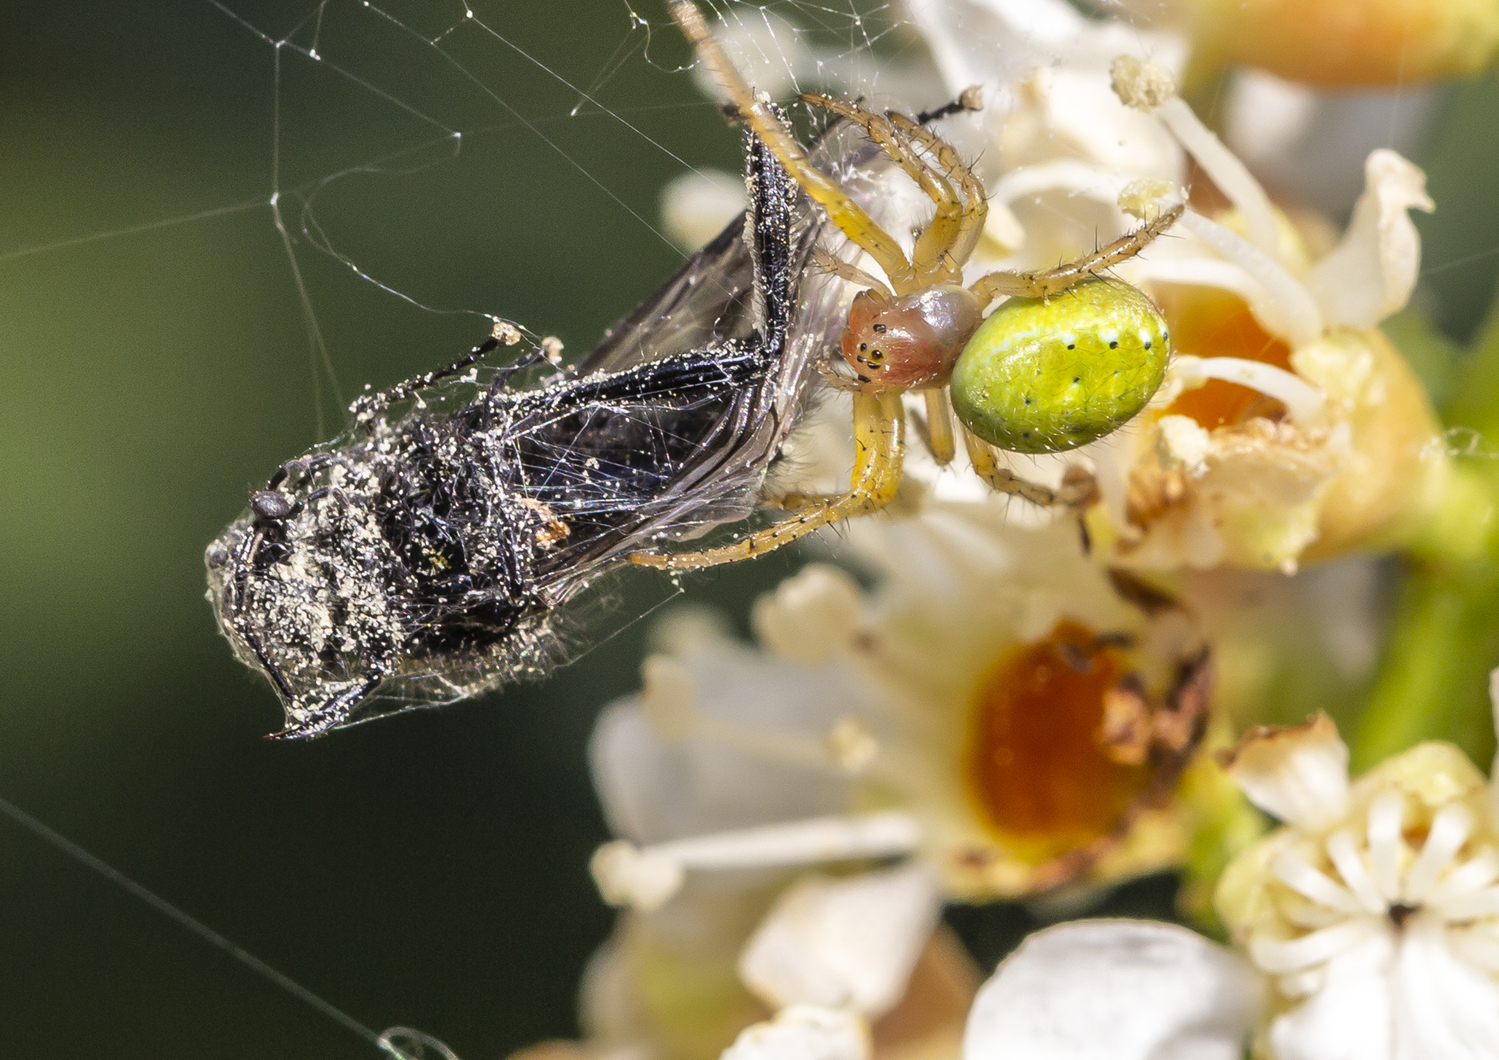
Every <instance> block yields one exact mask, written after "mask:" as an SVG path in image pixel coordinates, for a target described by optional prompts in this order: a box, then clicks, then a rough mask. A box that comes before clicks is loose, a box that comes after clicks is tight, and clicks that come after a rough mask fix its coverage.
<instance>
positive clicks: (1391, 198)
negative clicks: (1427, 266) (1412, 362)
mask: <svg viewBox="0 0 1499 1060" xmlns="http://www.w3.org/2000/svg"><path fill="white" fill-rule="evenodd" d="M1434 209H1436V204H1435V203H1433V202H1432V201H1431V197H1430V196H1429V195H1427V194H1426V174H1425V173H1424V172H1423V171H1422V170H1421V168H1420V167H1419V166H1417V165H1415V164H1414V163H1412V162H1409V161H1407V160H1406V159H1404V158H1402V157H1401V156H1400V155H1398V154H1396V153H1395V152H1394V151H1390V150H1387V149H1384V148H1381V149H1379V150H1377V151H1372V152H1370V154H1369V157H1368V159H1367V160H1366V161H1365V163H1364V193H1363V194H1362V195H1360V196H1359V199H1358V202H1357V203H1355V204H1354V207H1353V219H1352V220H1351V221H1350V222H1349V224H1348V230H1347V231H1346V232H1345V233H1344V234H1343V240H1342V242H1340V243H1339V244H1338V245H1337V246H1336V247H1335V248H1334V249H1333V251H1332V252H1331V253H1330V254H1328V255H1327V256H1326V257H1324V258H1323V259H1322V260H1321V261H1319V262H1318V263H1317V265H1316V267H1315V268H1313V269H1312V271H1311V273H1310V275H1309V276H1308V277H1307V285H1308V286H1309V287H1310V288H1311V291H1312V293H1313V295H1315V296H1316V299H1317V302H1318V304H1319V305H1320V306H1321V307H1322V312H1323V314H1324V316H1325V317H1326V318H1327V320H1328V322H1329V323H1331V324H1340V325H1344V326H1347V327H1354V328H1372V327H1374V326H1375V325H1376V324H1378V323H1379V322H1380V321H1381V320H1383V319H1384V318H1385V317H1387V316H1389V315H1390V314H1391V313H1394V312H1396V311H1397V310H1400V309H1402V308H1404V307H1405V303H1406V302H1407V301H1408V300H1409V299H1410V295H1411V291H1412V290H1413V289H1414V288H1415V286H1416V276H1417V274H1418V273H1419V272H1420V268H1421V237H1420V234H1419V233H1417V231H1416V226H1415V225H1414V224H1413V223H1412V222H1411V219H1410V211H1411V210H1424V211H1426V212H1428V213H1430V212H1431V211H1432V210H1434Z"/></svg>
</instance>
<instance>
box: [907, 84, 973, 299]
mask: <svg viewBox="0 0 1499 1060" xmlns="http://www.w3.org/2000/svg"><path fill="white" fill-rule="evenodd" d="M886 116H887V117H888V118H889V119H890V122H891V123H892V124H893V125H894V126H895V127H896V128H897V129H899V130H900V131H901V132H902V133H904V134H905V136H906V137H907V138H908V139H909V140H911V141H913V142H915V143H917V144H919V145H920V146H921V147H923V148H925V149H926V150H927V151H928V152H930V153H931V155H932V157H933V158H935V159H936V160H937V164H938V165H940V166H941V167H942V169H943V170H944V171H945V172H946V174H947V176H948V178H949V179H951V180H952V181H954V182H955V183H956V184H957V185H958V187H960V188H961V189H962V190H963V200H964V203H965V205H964V208H963V215H962V218H961V219H960V220H959V222H958V230H957V232H956V233H955V234H954V236H953V239H952V242H951V244H950V245H949V246H948V247H947V248H946V249H944V250H943V251H941V252H940V253H939V254H937V255H935V256H933V257H931V258H926V257H923V256H922V254H921V250H920V247H918V248H917V252H916V253H915V254H913V255H912V262H911V264H912V265H913V266H914V267H915V268H916V272H917V274H918V275H919V276H921V277H923V282H925V283H962V282H963V265H964V263H965V262H967V261H968V259H969V258H971V257H972V256H973V251H974V248H976V247H977V246H978V243H979V239H980V237H982V236H983V234H984V221H985V220H987V219H988V216H989V202H988V193H987V192H985V190H984V185H983V182H982V181H980V180H979V179H978V177H976V176H974V174H973V170H972V169H970V168H969V167H968V165H967V163H965V162H964V161H963V159H962V158H960V157H959V156H958V152H957V151H956V150H955V149H954V148H953V146H952V144H950V143H948V142H947V141H946V140H944V139H942V137H940V136H938V135H937V134H936V133H934V132H932V130H930V129H928V128H926V127H925V126H924V125H921V124H919V123H917V122H914V121H912V120H911V119H910V118H908V117H906V116H905V115H904V114H898V113H896V112H895V111H890V112H888V114H887V115H886Z"/></svg>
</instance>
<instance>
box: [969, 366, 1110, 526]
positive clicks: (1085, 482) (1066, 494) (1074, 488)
mask: <svg viewBox="0 0 1499 1060" xmlns="http://www.w3.org/2000/svg"><path fill="white" fill-rule="evenodd" d="M943 392H944V393H946V391H945V390H944V391H943ZM962 432H963V447H964V448H965V449H966V450H967V451H968V463H969V464H971V465H972V466H973V473H974V474H976V475H977V476H978V477H979V478H981V479H983V480H984V481H985V482H986V483H988V485H989V488H990V489H992V490H994V491H995V492H997V493H1007V494H1009V495H1010V496H1012V497H1019V498H1021V499H1022V500H1027V501H1030V502H1031V503H1032V504H1035V505H1038V506H1039V507H1042V508H1055V507H1064V508H1071V509H1074V510H1076V509H1080V508H1082V507H1084V506H1086V504H1087V502H1088V501H1089V500H1091V499H1092V497H1093V496H1094V494H1095V492H1096V490H1097V486H1096V483H1095V482H1094V480H1093V476H1092V475H1090V474H1088V473H1087V472H1085V471H1084V472H1082V474H1081V475H1080V476H1072V475H1070V474H1069V476H1068V477H1067V478H1066V479H1064V480H1063V482H1062V486H1061V488H1060V489H1052V488H1051V487H1049V486H1042V485H1041V484H1039V483H1036V482H1032V481H1030V480H1029V479H1025V478H1021V477H1020V476H1019V475H1017V474H1015V472H1013V471H1011V470H1010V469H1008V468H1003V467H1000V466H999V463H998V461H996V460H995V459H994V449H993V447H992V446H990V445H989V443H988V442H986V441H984V440H983V439H982V438H980V437H979V436H978V435H976V434H974V433H973V432H972V431H970V430H969V429H968V428H967V427H964V428H962ZM1074 470H1075V471H1081V469H1080V468H1077V467H1075V466H1074V467H1073V468H1070V469H1069V471H1074Z"/></svg>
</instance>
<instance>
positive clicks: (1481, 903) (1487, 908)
mask: <svg viewBox="0 0 1499 1060" xmlns="http://www.w3.org/2000/svg"><path fill="white" fill-rule="evenodd" d="M1430 904H1431V905H1432V908H1434V909H1436V911H1437V913H1438V915H1440V916H1441V917H1442V919H1444V920H1477V919H1478V918H1479V917H1488V916H1499V887H1485V888H1483V889H1482V890H1479V891H1469V892H1468V893H1467V894H1463V895H1458V896H1457V897H1455V898H1450V899H1448V900H1447V901H1445V902H1442V903H1440V904H1437V903H1434V902H1433V903H1430Z"/></svg>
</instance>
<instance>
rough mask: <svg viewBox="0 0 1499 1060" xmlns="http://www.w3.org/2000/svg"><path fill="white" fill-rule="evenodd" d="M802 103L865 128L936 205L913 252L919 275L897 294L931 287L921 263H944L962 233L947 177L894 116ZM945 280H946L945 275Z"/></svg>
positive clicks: (805, 96)
mask: <svg viewBox="0 0 1499 1060" xmlns="http://www.w3.org/2000/svg"><path fill="white" fill-rule="evenodd" d="M802 101H803V102H805V103H810V104H811V105H813V106H814V107H821V108H822V109H823V110H826V111H830V112H831V113H833V114H836V115H838V116H839V117H840V118H846V119H848V120H849V121H851V122H853V123H854V124H856V125H858V126H860V127H862V128H863V130H864V131H865V132H866V133H868V134H869V138H870V139H871V140H873V141H874V143H875V145H876V146H878V147H879V148H880V149H881V150H882V151H884V152H885V154H886V155H888V156H889V158H890V159H891V161H893V162H895V164H896V165H898V166H900V168H901V169H903V170H904V171H905V173H906V176H908V177H910V178H911V179H912V180H914V181H915V182H916V183H917V185H919V186H920V188H921V190H922V191H923V192H925V193H926V195H927V198H929V199H931V200H932V201H933V202H934V203H936V204H937V212H936V213H935V214H933V216H932V219H931V221H930V222H928V223H927V225H926V227H925V228H923V229H922V230H921V234H920V235H918V236H917V237H916V246H915V247H914V248H913V249H912V251H911V264H912V267H913V268H914V269H915V271H916V275H915V276H914V278H913V279H912V281H911V282H910V284H909V285H908V288H907V289H904V290H903V289H902V287H901V285H899V284H897V285H896V293H897V294H910V293H911V292H912V291H915V290H917V289H918V288H921V287H925V286H927V285H928V284H930V283H932V282H933V281H932V275H931V273H932V270H931V269H930V268H926V269H923V267H922V266H921V264H920V263H921V262H924V261H925V262H938V263H940V262H942V261H943V260H944V255H945V254H946V252H947V250H948V248H950V247H951V246H952V243H953V240H954V239H955V238H956V237H957V236H958V233H959V231H960V230H961V226H962V218H963V212H964V204H963V201H962V200H961V199H959V198H958V195H957V193H956V192H954V191H953V188H952V185H951V184H949V183H948V181H947V178H946V176H944V175H943V173H942V172H940V171H939V170H938V169H936V168H935V167H933V166H930V165H928V164H927V163H926V162H924V161H923V160H922V159H921V158H920V156H919V155H918V154H917V153H916V151H914V150H912V146H911V140H910V139H909V138H908V137H907V136H905V135H904V134H903V130H901V129H899V128H897V127H896V125H895V124H894V122H893V117H894V116H893V115H890V116H882V115H879V114H875V113H874V112H872V111H867V110H865V109H864V108H863V107H860V106H858V105H856V104H853V103H846V102H844V101H843V100H838V99H833V98H832V97H830V96H824V95H821V94H819V93H816V92H803V93H802ZM908 124H909V122H908ZM954 157H956V155H954ZM980 198H982V196H980ZM944 272H945V270H944ZM960 275H961V274H960ZM943 278H944V279H946V278H947V277H946V276H945V275H944V277H943ZM892 282H893V281H892Z"/></svg>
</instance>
